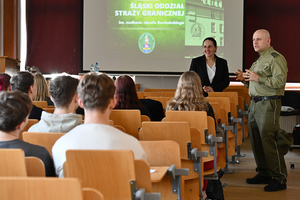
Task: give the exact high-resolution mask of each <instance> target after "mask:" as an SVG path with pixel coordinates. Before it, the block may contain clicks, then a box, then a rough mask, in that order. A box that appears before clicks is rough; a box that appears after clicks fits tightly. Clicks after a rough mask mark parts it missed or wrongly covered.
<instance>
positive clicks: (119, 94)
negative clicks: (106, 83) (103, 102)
mask: <svg viewBox="0 0 300 200" xmlns="http://www.w3.org/2000/svg"><path fill="white" fill-rule="evenodd" d="M115 86H116V99H117V104H116V107H115V108H123V109H126V108H138V107H140V106H141V105H142V104H141V102H140V100H139V99H138V96H137V93H136V89H135V84H134V82H133V80H132V78H131V77H130V76H127V75H122V76H119V77H118V78H117V80H116V81H115Z"/></svg>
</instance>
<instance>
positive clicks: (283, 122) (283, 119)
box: [279, 115, 300, 133]
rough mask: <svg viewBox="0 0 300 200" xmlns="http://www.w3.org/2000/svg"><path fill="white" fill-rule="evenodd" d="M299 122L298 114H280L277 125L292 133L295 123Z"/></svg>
mask: <svg viewBox="0 0 300 200" xmlns="http://www.w3.org/2000/svg"><path fill="white" fill-rule="evenodd" d="M299 123H300V116H299V115H294V116H280V117H279V125H280V128H281V129H283V130H285V131H286V132H287V133H293V129H294V127H295V126H296V124H299Z"/></svg>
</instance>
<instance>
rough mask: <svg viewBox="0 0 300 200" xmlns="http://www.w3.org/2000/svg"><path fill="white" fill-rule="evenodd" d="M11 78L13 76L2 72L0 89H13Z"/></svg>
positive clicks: (0, 74)
mask: <svg viewBox="0 0 300 200" xmlns="http://www.w3.org/2000/svg"><path fill="white" fill-rule="evenodd" d="M10 78H11V76H10V75H9V74H7V73H0V83H1V84H0V85H1V86H0V91H11V86H10V82H9V81H10Z"/></svg>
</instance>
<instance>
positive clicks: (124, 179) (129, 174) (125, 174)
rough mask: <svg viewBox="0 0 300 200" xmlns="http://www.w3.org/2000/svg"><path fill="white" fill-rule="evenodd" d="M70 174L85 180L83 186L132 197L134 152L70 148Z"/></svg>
mask: <svg viewBox="0 0 300 200" xmlns="http://www.w3.org/2000/svg"><path fill="white" fill-rule="evenodd" d="M66 158H67V161H66V162H67V165H66V168H67V171H68V177H76V178H79V179H80V180H81V183H82V187H90V188H94V189H97V190H99V191H101V192H102V194H103V196H104V198H105V199H114V200H119V199H120V200H121V199H122V200H126V199H131V197H132V196H131V195H132V193H131V184H130V183H131V182H132V181H135V171H134V160H133V153H132V151H130V150H68V151H67V152H66Z"/></svg>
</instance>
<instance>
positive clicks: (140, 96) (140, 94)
mask: <svg viewBox="0 0 300 200" xmlns="http://www.w3.org/2000/svg"><path fill="white" fill-rule="evenodd" d="M136 93H137V96H138V99H143V98H144V93H143V92H136Z"/></svg>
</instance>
